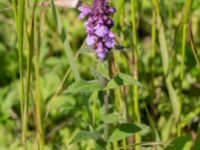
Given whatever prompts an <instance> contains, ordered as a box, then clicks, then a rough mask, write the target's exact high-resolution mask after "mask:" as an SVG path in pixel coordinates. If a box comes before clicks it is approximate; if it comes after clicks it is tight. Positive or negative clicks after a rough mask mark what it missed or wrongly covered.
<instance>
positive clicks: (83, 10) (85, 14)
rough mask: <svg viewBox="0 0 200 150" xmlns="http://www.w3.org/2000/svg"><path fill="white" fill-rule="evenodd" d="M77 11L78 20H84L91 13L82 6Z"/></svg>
mask: <svg viewBox="0 0 200 150" xmlns="http://www.w3.org/2000/svg"><path fill="white" fill-rule="evenodd" d="M78 10H79V11H80V12H81V13H80V15H79V18H80V19H84V18H85V17H86V16H87V15H89V14H90V13H91V9H90V8H87V7H84V6H80V7H79V8H78Z"/></svg>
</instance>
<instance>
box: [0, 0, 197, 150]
mask: <svg viewBox="0 0 200 150" xmlns="http://www.w3.org/2000/svg"><path fill="white" fill-rule="evenodd" d="M84 2H85V3H86V1H84ZM87 2H91V1H89V0H88V1H87ZM109 2H111V4H112V5H113V6H115V7H117V13H116V14H115V15H114V16H113V18H114V20H115V22H116V26H115V28H114V29H113V31H114V33H115V34H116V45H117V46H116V49H113V53H114V58H115V66H116V68H117V69H116V70H117V72H122V73H126V74H129V76H131V74H132V66H131V64H130V62H129V60H128V59H127V57H129V58H130V59H131V58H132V45H133V44H132V25H131V3H130V1H128V0H125V3H124V4H123V5H121V6H120V5H119V3H120V2H121V1H120V0H113V1H109ZM184 4H185V1H184V0H160V1H159V7H160V16H161V18H162V20H163V26H164V31H165V37H166V42H167V45H168V53H169V72H168V76H170V78H171V81H172V86H173V87H174V89H175V91H176V93H177V95H179V88H180V82H181V83H182V98H181V104H182V110H181V115H180V121H179V122H178V125H179V126H180V128H181V131H182V133H181V136H180V137H179V138H178V136H177V122H176V121H175V119H174V118H175V117H174V113H173V102H172V101H170V96H169V95H170V94H169V90H168V88H167V86H166V83H165V79H166V75H165V74H164V72H163V64H162V58H161V53H162V52H161V47H162V45H160V44H159V36H160V30H159V28H157V29H156V33H155V34H156V35H157V36H156V39H155V57H153V59H152V24H153V20H152V15H153V10H154V9H152V2H151V0H137V1H136V25H137V36H138V41H137V42H138V43H137V49H138V70H139V72H138V75H139V82H140V84H141V85H142V87H139V111H140V119H141V123H140V124H139V126H140V128H141V129H142V131H141V132H140V135H141V138H142V142H158V141H159V142H162V143H163V144H164V146H163V147H162V146H161V147H157V146H152V145H148V144H147V146H141V149H145V150H146V149H147V150H148V149H159V148H161V149H167V150H169V149H173V150H181V149H184V150H189V149H192V148H194V147H195V146H194V143H195V142H194V141H195V137H198V136H200V132H198V127H199V122H200V68H199V66H198V64H197V61H196V59H195V55H194V54H195V53H196V55H197V59H199V58H200V51H199V50H200V0H194V1H193V4H192V8H191V14H190V19H189V23H188V25H187V36H186V47H185V48H186V49H185V62H184V79H183V80H182V81H180V77H179V76H180V65H181V58H182V56H181V44H182V20H183V14H184ZM29 7H30V9H31V7H32V2H31V1H30V6H29ZM57 9H58V12H59V16H60V17H61V20H62V23H63V25H64V28H65V29H66V30H67V35H68V40H69V43H70V45H71V48H72V50H73V54H74V56H76V55H77V54H78V57H77V59H76V63H77V65H78V70H79V71H80V74H81V77H82V78H83V79H84V80H87V81H89V80H94V79H96V78H97V74H98V75H99V74H100V76H102V77H106V76H107V75H108V74H109V73H108V72H109V70H108V68H107V67H108V64H107V63H106V61H105V62H100V61H98V60H97V58H96V56H95V54H94V53H93V52H92V51H91V49H89V48H88V47H87V46H86V45H85V44H84V39H85V37H86V34H85V32H84V30H85V29H84V23H83V21H80V20H79V19H78V15H79V12H78V10H77V9H76V8H67V7H64V8H60V7H58V8H57ZM26 15H27V16H30V14H26ZM36 16H37V17H36V18H37V19H36V20H37V22H40V24H39V23H38V26H39V27H40V36H41V38H40V56H39V62H38V64H39V66H40V68H39V69H40V87H41V89H40V90H41V97H42V103H43V104H42V117H43V119H42V125H43V129H44V135H45V136H44V139H45V147H46V149H49V150H51V149H52V150H60V149H61V150H79V149H80V150H91V149H96V148H95V142H94V141H93V140H86V141H82V142H78V143H75V144H69V142H70V141H71V140H72V139H73V137H74V136H75V134H76V133H77V132H78V131H80V130H85V131H91V128H92V129H93V130H95V131H97V132H99V133H100V134H103V132H102V129H103V125H104V123H103V122H104V121H103V118H104V109H103V104H102V101H101V99H102V98H101V96H100V95H101V94H102V93H101V92H98V91H93V90H92V92H87V88H88V87H86V89H84V92H82V91H81V90H82V89H79V90H78V92H72V93H66V90H67V89H68V87H69V85H71V84H72V83H73V82H74V76H73V73H72V72H69V76H68V77H67V79H66V80H65V81H64V84H63V86H61V89H60V90H59V92H58V94H57V96H56V97H54V95H55V93H56V91H57V89H58V87H59V85H60V83H61V81H62V80H63V78H64V76H65V74H66V72H67V71H68V69H69V63H68V60H67V57H66V54H65V51H64V49H63V44H62V42H61V41H60V37H59V35H58V32H57V29H56V25H55V22H54V19H53V16H52V12H51V8H50V7H38V8H37V11H36ZM27 18H28V17H27ZM26 21H27V22H28V19H27V20H26ZM27 24H28V23H27ZM29 24H30V23H29ZM156 24H157V23H156ZM28 30H29V29H28ZM36 31H37V29H36ZM191 34H192V36H193V40H191ZM192 44H194V45H192ZM192 46H195V47H192ZM24 47H25V50H24V68H26V59H25V57H26V55H27V51H26V49H27V45H26V44H25V46H24ZM195 50H196V52H194V51H195ZM152 66H153V67H152ZM32 71H33V72H34V69H32ZM95 73H96V74H95ZM24 74H25V72H24ZM108 76H109V75H108ZM25 80H26V78H25ZM34 80H35V78H34V75H33V77H32V80H31V82H32V83H34ZM106 80H111V77H109V78H107V79H106ZM75 87H76V86H75ZM78 87H79V86H78ZM78 87H77V88H78ZM72 90H73V89H72ZM30 91H31V92H30V93H32V94H30V95H32V96H31V98H30V100H29V102H28V132H27V133H28V134H27V145H28V149H29V150H32V149H33V150H35V149H38V146H37V136H36V132H35V131H36V123H35V109H34V97H35V96H34V94H33V93H34V92H35V85H34V84H32V86H31V90H30ZM116 91H118V93H120V95H117V94H116V93H117V92H116ZM119 91H120V92H119ZM131 91H133V90H132V87H131V86H128V85H126V86H119V87H116V88H114V89H112V90H110V93H111V96H110V99H109V112H110V113H117V114H119V115H120V116H121V117H123V118H125V119H126V120H128V122H133V123H134V122H135V118H134V115H133V114H134V111H133V107H132V106H133V92H131ZM19 93H20V92H19V65H18V46H17V34H16V27H15V20H14V16H13V12H12V4H11V1H10V0H8V1H5V0H0V150H8V149H9V150H18V149H22V145H21V138H20V136H21V121H20V120H21V117H20V99H19V97H20V96H19ZM112 93H114V94H113V95H114V96H112ZM52 98H54V99H53V101H51V100H52ZM124 103H125V104H124ZM49 105H50V108H49V107H48V106H49ZM126 109H128V110H129V114H128V116H127V114H126V112H125V111H126ZM47 111H49V114H48V116H47V117H45V113H46V112H47ZM177 111H178V110H177ZM91 118H92V119H91ZM117 121H119V122H121V120H117ZM122 122H123V121H122ZM117 124H118V123H117V122H114V123H113V124H111V125H110V130H109V134H111V133H112V132H113V131H114V129H115V128H116V125H117ZM174 141H175V143H174V145H177V146H180V145H181V144H182V145H183V146H182V147H179V148H178V147H177V148H174V147H172V148H170V147H168V145H167V144H169V143H171V142H174ZM127 143H128V140H127ZM196 143H198V142H196ZM118 145H119V147H120V145H122V144H121V143H120V142H119V143H118ZM155 145H156V144H155ZM196 147H197V149H196V150H199V149H200V147H198V146H196ZM110 149H114V148H112V146H111V148H110Z"/></svg>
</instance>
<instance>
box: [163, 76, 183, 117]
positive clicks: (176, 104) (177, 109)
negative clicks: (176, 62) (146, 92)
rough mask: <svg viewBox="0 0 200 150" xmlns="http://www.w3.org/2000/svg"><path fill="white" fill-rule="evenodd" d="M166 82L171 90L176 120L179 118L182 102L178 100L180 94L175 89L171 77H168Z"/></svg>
mask: <svg viewBox="0 0 200 150" xmlns="http://www.w3.org/2000/svg"><path fill="white" fill-rule="evenodd" d="M166 84H167V89H168V92H169V97H170V101H171V105H172V109H173V112H174V116H175V118H176V120H178V118H179V115H180V104H179V101H178V96H177V94H176V91H175V89H174V87H173V86H172V83H171V79H170V77H167V79H166Z"/></svg>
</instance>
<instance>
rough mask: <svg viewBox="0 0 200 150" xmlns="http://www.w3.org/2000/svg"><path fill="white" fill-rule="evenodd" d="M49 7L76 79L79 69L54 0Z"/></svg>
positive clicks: (78, 76)
mask: <svg viewBox="0 0 200 150" xmlns="http://www.w3.org/2000/svg"><path fill="white" fill-rule="evenodd" d="M51 8H52V13H53V17H54V20H55V22H56V25H57V30H58V33H59V36H60V39H61V41H62V43H63V45H64V49H65V52H66V55H67V59H68V62H69V65H70V67H71V69H72V72H73V74H74V77H75V79H76V80H80V79H81V76H80V73H79V70H78V68H77V65H76V63H75V60H74V56H73V53H72V50H71V47H70V45H69V42H68V40H67V35H66V33H65V29H64V27H63V25H62V22H61V20H60V18H59V16H58V13H57V10H56V7H55V5H54V1H53V0H51Z"/></svg>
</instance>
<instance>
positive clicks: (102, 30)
mask: <svg viewBox="0 0 200 150" xmlns="http://www.w3.org/2000/svg"><path fill="white" fill-rule="evenodd" d="M79 11H80V12H81V13H80V15H79V18H80V19H84V18H85V17H88V20H87V21H86V22H85V27H86V32H87V34H88V35H87V38H86V43H87V45H88V46H92V47H93V48H94V49H95V50H96V54H97V57H98V58H99V59H101V60H103V59H105V57H106V54H107V52H108V50H111V49H112V48H113V47H114V44H115V40H114V38H115V35H114V33H113V32H111V31H110V29H111V28H112V27H113V24H114V23H113V21H112V19H111V18H110V16H111V15H112V14H113V13H115V11H116V10H115V8H112V7H110V6H109V5H108V3H107V1H106V0H93V5H92V6H91V7H85V6H80V7H79Z"/></svg>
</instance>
